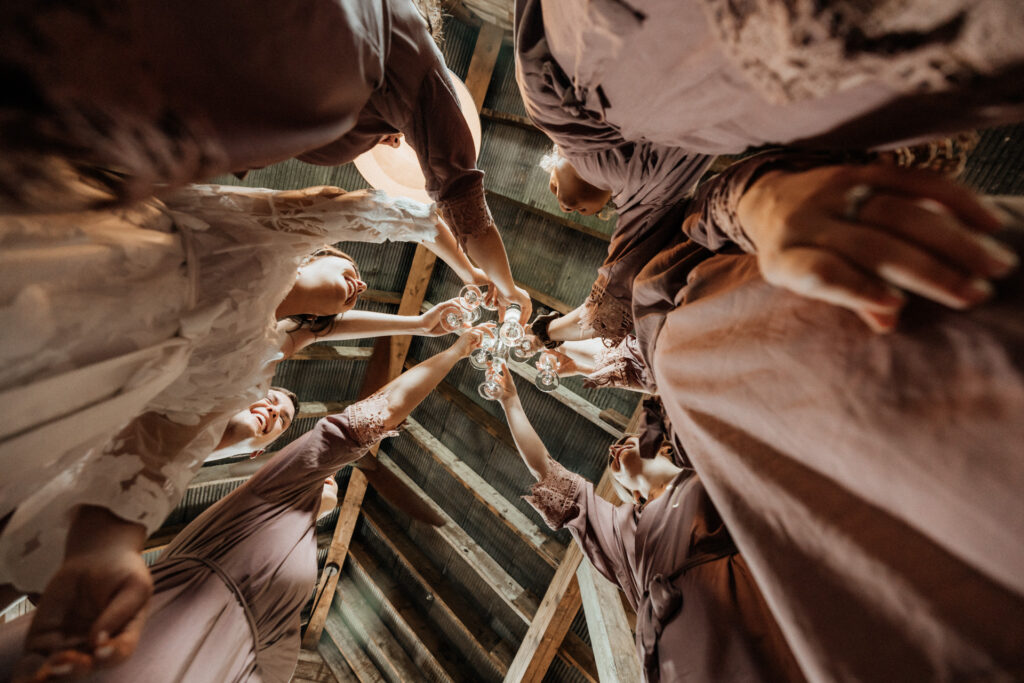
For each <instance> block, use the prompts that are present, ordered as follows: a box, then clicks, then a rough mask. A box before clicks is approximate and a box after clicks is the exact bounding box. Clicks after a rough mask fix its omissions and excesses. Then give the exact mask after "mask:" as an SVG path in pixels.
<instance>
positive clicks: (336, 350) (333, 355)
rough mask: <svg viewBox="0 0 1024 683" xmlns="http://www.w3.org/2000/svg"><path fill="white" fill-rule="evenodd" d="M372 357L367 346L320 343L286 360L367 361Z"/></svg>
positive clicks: (301, 350) (370, 348)
mask: <svg viewBox="0 0 1024 683" xmlns="http://www.w3.org/2000/svg"><path fill="white" fill-rule="evenodd" d="M372 355H373V348H372V347H369V346H339V345H335V344H331V343H322V344H312V345H311V346H307V347H306V348H304V349H299V350H298V351H296V352H295V355H293V356H292V357H291V358H289V359H288V360H290V361H293V360H369V359H370V356H372Z"/></svg>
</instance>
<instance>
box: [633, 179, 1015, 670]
mask: <svg viewBox="0 0 1024 683" xmlns="http://www.w3.org/2000/svg"><path fill="white" fill-rule="evenodd" d="M758 164H759V161H758V160H753V161H752V162H750V167H751V168H756V167H757V166H758ZM742 170H743V169H742V168H741V169H740V171H742ZM743 175H744V174H743V173H741V172H740V173H736V174H733V176H732V178H731V180H733V181H736V182H739V181H740V180H741V179H742V177H743ZM713 189H714V188H713ZM727 190H728V184H726V187H725V189H723V187H717V191H712V190H710V189H709V191H708V194H707V195H706V196H705V195H703V194H702V195H701V196H699V197H698V200H697V205H698V206H703V207H704V211H703V213H700V214H696V215H695V216H694V217H692V219H691V221H689V222H688V225H687V227H688V228H689V229H690V230H691V232H692V233H693V234H699V235H702V236H707V235H715V234H717V235H719V236H721V235H722V234H728V233H733V234H735V235H736V236H737V238H740V234H739V232H737V231H738V230H739V228H738V226H737V225H736V224H735V216H734V215H733V214H732V213H731V212H730V211H729V206H730V205H732V204H731V202H730V196H729V195H730V192H729V191H727ZM998 203H999V204H1000V205H1001V206H1002V207H1003V208H1004V209H1005V210H1008V211H1013V212H1015V216H1016V219H1015V220H1016V225H1015V227H1013V228H1012V229H1009V230H1007V231H1006V232H1004V233H1003V234H1002V235H1001V238H1002V239H1004V240H1006V241H1007V242H1008V243H1010V244H1012V245H1013V246H1014V247H1015V248H1016V249H1017V250H1018V252H1019V251H1020V248H1021V245H1022V244H1024V229H1022V228H1024V201H1022V200H1021V199H1020V198H1013V199H1009V198H1006V199H1002V200H1000V201H999V202H998ZM997 290H998V293H997V296H996V298H995V299H994V300H993V301H991V302H990V303H987V304H985V305H982V306H979V307H977V308H975V309H972V310H970V311H966V312H958V311H952V310H950V309H946V308H944V307H942V306H939V305H936V304H933V303H930V302H926V301H920V300H916V299H915V300H912V301H911V302H910V304H909V305H908V306H907V308H906V310H905V311H904V313H903V316H902V318H901V322H900V325H899V326H898V328H897V329H896V330H895V331H894V332H892V333H890V334H886V335H878V334H874V333H872V332H871V331H869V330H868V328H867V327H866V326H864V324H863V323H862V322H861V321H860V320H859V319H858V318H857V317H856V316H854V315H853V314H852V313H850V312H849V311H846V310H844V309H840V308H836V307H833V306H830V305H827V304H823V303H820V302H816V301H812V300H809V299H806V298H803V297H800V296H797V295H795V294H792V293H790V292H788V291H786V290H783V289H779V288H776V287H773V286H771V285H769V284H768V283H766V282H765V281H764V280H763V279H762V277H761V276H760V273H759V270H758V266H757V262H756V259H755V257H754V256H752V255H747V254H742V253H740V252H739V250H738V249H736V248H735V247H734V246H728V245H725V246H724V248H723V251H722V252H720V253H718V254H715V253H713V252H710V251H708V250H707V249H705V248H704V247H701V246H700V245H698V244H696V243H694V242H692V241H689V240H687V239H686V236H685V235H683V234H678V237H677V238H676V240H675V244H674V245H671V246H670V247H668V248H666V249H664V250H663V251H662V252H661V253H660V254H659V255H658V256H657V257H656V258H655V259H654V260H652V261H651V263H650V264H648V266H647V267H646V268H645V269H644V270H643V271H641V273H640V274H639V276H638V277H637V280H636V282H635V283H634V290H633V294H634V296H633V308H634V315H635V319H636V323H637V335H638V338H639V343H640V348H641V351H642V353H643V355H644V358H645V360H646V361H647V364H648V365H649V367H650V369H651V372H652V374H653V376H654V381H655V383H656V384H657V387H658V389H659V390H660V395H661V398H662V401H663V403H664V406H665V409H666V413H667V416H668V418H669V420H670V421H671V423H672V425H673V430H674V434H675V438H676V439H677V441H678V442H679V444H680V447H681V450H682V451H684V452H685V453H686V455H687V457H688V459H689V461H690V462H692V464H693V466H694V468H695V469H696V471H697V472H698V473H699V475H700V477H701V480H702V481H703V483H704V485H705V486H706V487H707V490H708V494H709V495H710V496H711V497H712V499H713V500H714V502H715V505H716V507H717V508H718V509H719V511H720V512H721V515H722V518H723V519H724V520H725V522H726V524H727V525H728V527H729V529H730V532H731V533H732V535H733V537H734V538H735V540H736V543H737V546H738V547H739V548H740V550H741V551H742V553H743V556H744V557H745V558H746V560H747V562H748V563H749V565H750V569H751V572H752V573H753V575H754V577H755V578H756V580H757V583H758V585H759V586H760V588H761V590H762V592H763V593H764V596H765V599H766V601H767V602H768V604H769V605H770V606H771V609H772V612H773V614H774V615H775V617H776V619H777V620H778V622H779V625H780V627H781V628H782V631H783V633H785V635H786V638H787V640H788V642H789V643H790V645H791V646H792V648H793V652H794V655H795V656H796V658H797V660H798V661H799V662H800V665H801V667H802V668H803V671H804V672H805V673H806V674H807V676H808V677H809V678H811V679H815V680H949V679H956V680H960V679H969V680H1007V681H1009V680H1020V679H1021V678H1024V498H1022V497H1021V495H1020V494H1021V491H1022V490H1024V457H1022V453H1024V451H1022V448H1024V420H1022V419H1021V416H1022V415H1024V275H1022V273H1021V272H1020V271H1017V272H1016V273H1015V274H1014V275H1013V276H1012V277H1010V278H1009V279H1007V280H1003V281H1000V282H998V283H997Z"/></svg>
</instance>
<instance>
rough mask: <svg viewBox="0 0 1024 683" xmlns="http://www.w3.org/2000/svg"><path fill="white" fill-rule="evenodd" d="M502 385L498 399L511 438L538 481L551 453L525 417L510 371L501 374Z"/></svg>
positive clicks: (542, 475) (546, 466) (544, 471)
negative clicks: (501, 391)
mask: <svg viewBox="0 0 1024 683" xmlns="http://www.w3.org/2000/svg"><path fill="white" fill-rule="evenodd" d="M502 387H503V389H504V393H502V395H501V397H499V399H498V400H499V401H500V402H501V407H502V409H503V410H504V411H505V417H506V419H507V420H508V426H509V429H510V430H511V432H512V439H513V440H514V441H515V442H516V448H518V449H519V455H520V457H522V459H523V462H524V463H526V467H527V468H528V469H529V470H530V474H532V475H533V478H534V479H536V480H538V481H540V480H541V479H544V478H545V477H546V476H547V474H548V471H549V469H550V467H551V463H552V460H551V454H550V453H548V449H547V448H545V447H544V442H543V441H541V440H540V436H538V435H537V432H536V430H535V429H534V428H533V425H532V424H530V420H529V418H527V417H526V411H524V410H523V404H522V403H521V402H520V401H519V394H518V393H517V392H516V385H515V382H514V381H513V380H512V373H510V372H506V373H504V375H502Z"/></svg>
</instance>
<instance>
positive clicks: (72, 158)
mask: <svg viewBox="0 0 1024 683" xmlns="http://www.w3.org/2000/svg"><path fill="white" fill-rule="evenodd" d="M0 79H2V80H0V83H2V84H3V85H4V91H5V92H7V93H8V94H9V96H8V97H5V98H4V100H3V102H0V210H6V211H44V212H52V211H60V210H68V209H81V208H92V207H95V206H102V205H103V204H105V203H109V202H111V201H119V202H124V201H130V200H134V199H140V198H143V197H146V196H148V195H150V194H152V193H153V192H154V190H157V189H159V185H161V184H172V185H173V184H181V183H185V182H191V181H197V180H204V179H207V178H210V177H211V176H214V175H216V174H218V173H224V172H228V171H238V170H243V169H248V168H254V167H260V166H266V165H269V164H272V163H275V162H278V161H283V160H285V159H288V158H290V157H295V156H299V157H300V158H302V159H304V160H306V161H309V162H312V163H316V164H328V165H337V164H343V163H346V162H349V161H352V160H353V159H354V158H355V157H356V156H358V155H359V154H360V153H362V152H364V151H366V150H367V149H369V148H370V147H372V146H373V145H375V144H377V142H378V141H379V140H380V137H381V136H382V135H386V134H390V133H396V132H401V133H404V134H405V136H406V140H407V141H408V142H409V144H410V145H411V146H412V148H413V149H414V150H415V151H416V154H417V156H418V158H419V161H420V165H421V167H422V169H423V172H424V174H425V175H426V178H427V191H428V192H429V193H430V195H431V197H432V198H434V199H435V200H436V201H438V203H439V209H440V210H441V212H442V214H443V215H444V217H445V219H446V221H447V222H448V223H449V225H450V226H451V227H452V230H453V231H454V232H455V234H456V235H459V236H460V237H466V236H469V235H473V234H478V233H480V232H483V231H487V230H491V229H493V221H492V220H491V218H490V213H489V211H488V209H487V205H486V203H485V202H484V195H483V173H482V172H481V171H479V170H478V169H477V168H476V152H475V149H474V146H473V141H472V137H471V135H470V132H469V128H468V126H467V125H466V122H465V119H464V118H463V116H462V113H461V111H460V109H459V106H458V100H457V98H456V95H455V91H454V89H453V87H452V83H451V80H450V78H449V76H448V73H447V70H446V69H445V65H444V60H443V58H442V56H441V53H440V51H439V50H438V49H437V46H436V45H435V44H434V41H433V39H432V38H431V36H430V34H429V32H428V29H427V25H426V23H425V22H424V20H423V19H422V18H421V16H420V14H419V13H418V11H417V10H416V8H415V7H414V6H413V5H412V3H411V2H410V0H369V1H364V0H312V1H305V0H303V1H301V2H299V1H296V0H285V1H283V2H257V3H253V2H248V1H245V0H225V1H221V2H202V1H199V0H182V1H181V2H171V3H164V2H149V1H148V0H113V1H111V2H99V1H96V0H85V1H83V2H76V3H59V4H58V5H53V4H51V3H46V2H42V1H41V0H10V1H8V2H4V3H0Z"/></svg>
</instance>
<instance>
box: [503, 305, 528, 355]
mask: <svg viewBox="0 0 1024 683" xmlns="http://www.w3.org/2000/svg"><path fill="white" fill-rule="evenodd" d="M522 316H523V309H522V308H521V307H520V306H519V304H509V305H508V307H507V308H506V309H505V322H503V323H502V324H501V327H499V328H498V338H499V339H500V340H501V341H502V342H504V343H505V346H507V347H509V348H513V347H515V346H516V345H518V344H519V342H520V341H522V339H523V337H525V336H526V331H525V330H523V326H522V325H521V324H520V322H519V321H520V319H521V318H522Z"/></svg>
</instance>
